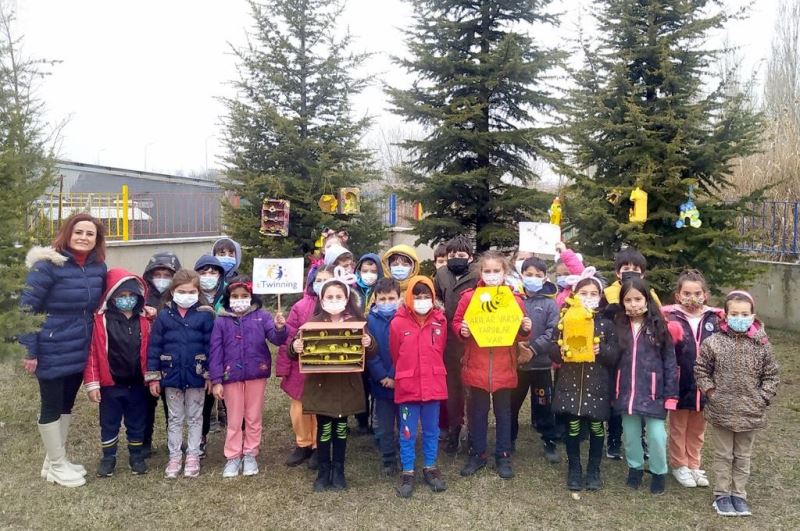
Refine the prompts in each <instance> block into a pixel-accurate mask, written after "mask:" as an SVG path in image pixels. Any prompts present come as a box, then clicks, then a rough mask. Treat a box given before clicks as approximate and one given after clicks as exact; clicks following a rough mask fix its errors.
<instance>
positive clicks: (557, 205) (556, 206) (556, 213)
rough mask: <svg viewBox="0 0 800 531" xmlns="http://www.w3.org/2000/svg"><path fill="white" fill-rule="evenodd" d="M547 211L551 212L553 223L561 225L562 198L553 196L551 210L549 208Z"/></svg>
mask: <svg viewBox="0 0 800 531" xmlns="http://www.w3.org/2000/svg"><path fill="white" fill-rule="evenodd" d="M547 213H548V214H550V224H551V225H559V226H561V199H559V198H558V197H555V198H553V203H552V204H551V205H550V210H548V211H547Z"/></svg>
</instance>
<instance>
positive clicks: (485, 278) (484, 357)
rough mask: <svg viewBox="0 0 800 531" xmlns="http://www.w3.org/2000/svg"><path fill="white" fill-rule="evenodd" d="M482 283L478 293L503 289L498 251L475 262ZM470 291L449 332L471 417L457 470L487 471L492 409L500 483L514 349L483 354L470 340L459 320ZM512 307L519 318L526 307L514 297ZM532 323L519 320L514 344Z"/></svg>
mask: <svg viewBox="0 0 800 531" xmlns="http://www.w3.org/2000/svg"><path fill="white" fill-rule="evenodd" d="M478 270H479V271H480V275H481V280H480V281H479V282H478V287H482V286H489V287H499V286H503V285H504V283H505V277H506V275H508V273H509V271H510V267H509V265H508V262H507V261H506V258H505V257H504V256H503V255H502V254H501V253H499V252H497V251H486V252H485V253H484V254H483V255H482V256H481V258H480V260H479V261H478ZM474 293H475V290H467V291H465V292H464V293H463V295H461V300H460V301H459V303H458V308H457V309H456V312H455V316H454V317H453V321H452V324H451V325H452V328H451V331H452V332H453V333H454V334H457V335H459V336H460V337H461V338H462V341H463V342H464V343H465V348H464V350H465V352H464V359H463V362H462V365H463V369H462V372H461V374H462V377H463V380H464V385H466V386H468V387H469V398H468V400H469V405H468V407H467V411H468V412H469V415H470V422H469V434H470V437H469V438H470V451H469V460H468V461H467V463H466V465H465V466H464V468H462V469H461V475H462V476H471V475H473V474H475V473H476V472H478V471H479V470H480V469H481V468H483V467H484V466H486V435H487V433H486V432H487V429H488V423H489V407H490V405H491V406H493V408H494V416H495V420H496V433H497V436H496V441H495V464H496V469H497V474H498V475H499V476H500V477H501V478H503V479H510V478H512V477H514V471H513V469H512V467H511V451H512V449H513V448H512V447H511V392H512V390H513V389H514V388H516V387H517V354H516V349H515V347H514V346H513V345H509V346H507V347H492V348H482V347H479V346H478V343H477V342H476V341H475V339H474V338H473V337H472V333H471V332H470V329H469V323H468V322H466V321H465V320H464V314H465V313H466V311H467V306H469V302H470V300H471V299H472V295H473V294H474ZM514 302H515V303H516V304H518V305H519V307H520V309H521V310H522V312H523V314H524V313H525V306H524V304H523V302H522V299H520V298H519V297H518V296H517V295H514ZM531 326H532V325H531V320H530V318H528V317H524V318H523V319H522V322H521V323H520V329H519V334H518V338H519V339H520V340H526V339H527V338H528V335H529V334H530V332H531Z"/></svg>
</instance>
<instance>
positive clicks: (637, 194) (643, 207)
mask: <svg viewBox="0 0 800 531" xmlns="http://www.w3.org/2000/svg"><path fill="white" fill-rule="evenodd" d="M631 202H632V203H633V208H631V209H630V211H629V213H628V218H629V221H630V222H631V223H644V222H645V221H647V192H645V191H644V190H642V189H641V188H639V187H638V186H637V187H636V188H634V189H633V191H632V192H631Z"/></svg>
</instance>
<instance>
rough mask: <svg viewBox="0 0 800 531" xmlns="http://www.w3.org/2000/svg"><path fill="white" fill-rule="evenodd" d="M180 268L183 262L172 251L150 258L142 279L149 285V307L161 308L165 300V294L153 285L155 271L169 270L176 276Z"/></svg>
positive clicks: (147, 301) (146, 301)
mask: <svg viewBox="0 0 800 531" xmlns="http://www.w3.org/2000/svg"><path fill="white" fill-rule="evenodd" d="M180 268H181V261H180V260H178V257H177V256H175V253H173V252H171V251H162V252H158V253H156V254H154V255H153V256H152V257H150V261H149V262H147V266H146V267H145V268H144V274H143V275H142V278H143V279H144V281H145V282H146V283H147V298H146V300H145V304H146V305H147V306H151V307H153V308H161V305H162V303H163V300H164V297H163V294H162V293H161V292H160V291H158V290H157V289H156V286H155V284H153V271H155V270H156V269H168V270H170V271H172V274H173V275H174V274H175V273H177V272H178V270H179V269H180ZM167 291H168V290H165V291H164V293H166V292H167Z"/></svg>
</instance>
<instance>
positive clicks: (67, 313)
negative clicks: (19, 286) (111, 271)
mask: <svg viewBox="0 0 800 531" xmlns="http://www.w3.org/2000/svg"><path fill="white" fill-rule="evenodd" d="M95 257H96V254H95V252H94V251H92V252H91V253H90V254H89V255H88V256H87V257H86V262H85V263H84V265H83V266H80V265H78V263H77V262H76V261H75V257H74V255H73V254H72V253H71V252H69V251H67V250H65V251H62V252H58V251H56V250H55V249H54V248H52V247H33V248H31V250H30V251H29V252H28V255H27V257H26V259H25V264H26V265H27V266H28V269H29V270H30V271H29V273H28V276H27V278H26V279H25V289H24V290H23V292H22V296H21V297H20V304H21V306H22V308H23V309H24V310H26V311H30V312H33V313H37V314H44V315H45V319H44V323H42V328H41V329H40V330H39V331H38V332H34V333H30V334H24V335H22V336H20V338H19V342H20V343H22V344H23V345H24V346H25V347H26V348H27V351H28V352H27V355H26V357H27V358H31V359H36V360H38V365H37V367H36V376H37V377H38V378H39V379H41V380H52V379H55V378H63V377H64V376H69V375H72V374H82V373H83V369H84V368H85V366H86V358H87V357H88V356H89V344H90V341H91V337H92V321H93V314H94V311H95V310H97V307H98V306H99V305H100V299H101V298H102V296H103V291H104V289H105V280H106V271H107V268H106V264H104V263H102V262H98V261H97V260H96V258H95Z"/></svg>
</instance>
